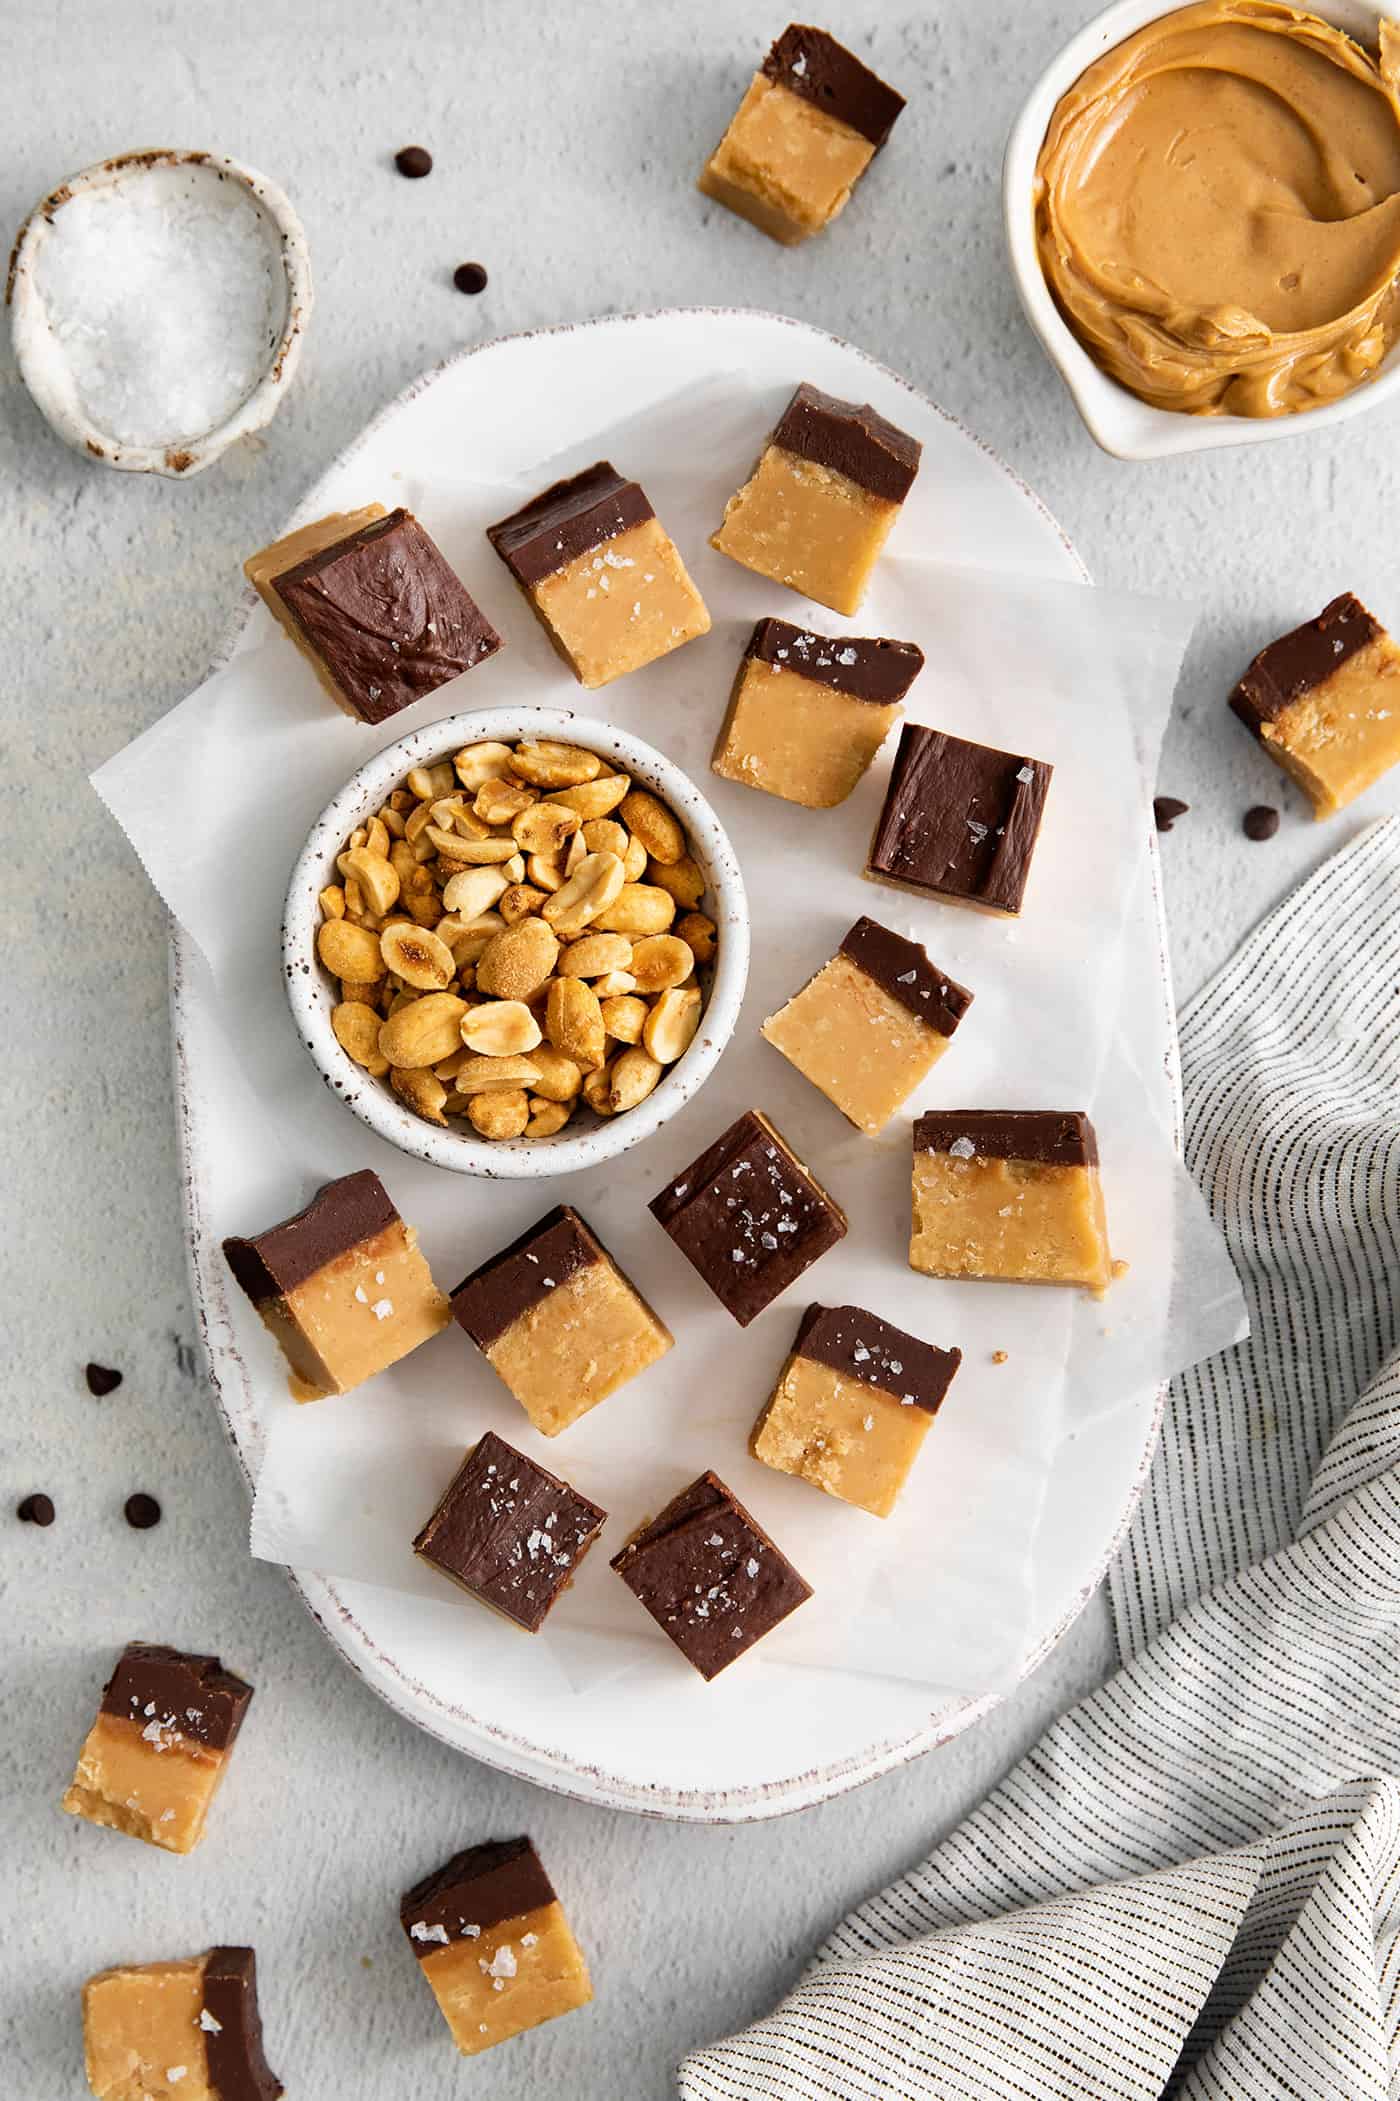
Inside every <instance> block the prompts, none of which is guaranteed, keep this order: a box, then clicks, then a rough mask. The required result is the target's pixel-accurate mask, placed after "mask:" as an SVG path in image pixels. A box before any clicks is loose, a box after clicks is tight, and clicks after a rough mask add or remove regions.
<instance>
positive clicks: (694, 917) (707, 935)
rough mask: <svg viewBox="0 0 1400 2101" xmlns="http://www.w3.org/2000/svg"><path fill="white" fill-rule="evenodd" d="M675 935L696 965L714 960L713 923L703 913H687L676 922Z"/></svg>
mask: <svg viewBox="0 0 1400 2101" xmlns="http://www.w3.org/2000/svg"><path fill="white" fill-rule="evenodd" d="M676 933H677V934H678V935H679V937H680V939H681V940H682V941H683V942H684V943H685V945H686V947H687V948H688V949H689V950H690V953H691V954H692V955H693V956H694V958H695V960H696V962H697V963H713V962H714V960H715V923H714V921H713V919H710V918H709V917H707V915H706V914H705V913H704V912H687V913H686V914H685V916H684V918H682V919H679V920H677V922H676Z"/></svg>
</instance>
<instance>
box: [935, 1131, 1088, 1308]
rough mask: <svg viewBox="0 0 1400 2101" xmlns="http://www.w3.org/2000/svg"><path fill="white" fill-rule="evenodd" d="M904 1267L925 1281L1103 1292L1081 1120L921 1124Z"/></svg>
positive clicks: (1085, 1135) (1086, 1139) (1086, 1141)
mask: <svg viewBox="0 0 1400 2101" xmlns="http://www.w3.org/2000/svg"><path fill="white" fill-rule="evenodd" d="M909 1262H910V1266H911V1268H914V1269H918V1270H922V1271H923V1272H924V1274H925V1275H926V1276H930V1277H985V1278H991V1279H996V1280H999V1281H1001V1282H1004V1283H1012V1284H1080V1285H1083V1286H1084V1287H1085V1289H1087V1290H1089V1291H1093V1292H1096V1293H1097V1292H1102V1291H1104V1290H1105V1289H1106V1288H1107V1286H1108V1283H1109V1281H1110V1278H1111V1276H1112V1262H1111V1260H1110V1256H1109V1251H1108V1227H1107V1223H1106V1221H1105V1217H1104V1202H1103V1190H1102V1188H1101V1186H1100V1183H1099V1149H1098V1142H1097V1140H1096V1139H1095V1136H1094V1128H1093V1125H1092V1124H1091V1123H1090V1121H1089V1119H1088V1117H1087V1116H1083V1115H1081V1114H1079V1112H1078V1111H1069V1112H1066V1113H1059V1112H1051V1111H1049V1110H1043V1109H1032V1110H1014V1109H965V1110H940V1111H938V1112H936V1113H934V1114H932V1115H929V1116H921V1117H920V1118H919V1119H918V1121H917V1123H916V1124H915V1125H914V1225H913V1232H912V1235H911V1238H910V1242H909Z"/></svg>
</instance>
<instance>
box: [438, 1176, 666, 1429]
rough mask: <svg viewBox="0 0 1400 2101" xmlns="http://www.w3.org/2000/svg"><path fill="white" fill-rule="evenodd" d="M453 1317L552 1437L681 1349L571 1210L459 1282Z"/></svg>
mask: <svg viewBox="0 0 1400 2101" xmlns="http://www.w3.org/2000/svg"><path fill="white" fill-rule="evenodd" d="M452 1312H453V1315H454V1317H455V1319H456V1320H457V1322H458V1324H459V1326H461V1327H462V1328H464V1329H465V1330H466V1332H467V1334H468V1335H470V1337H471V1339H472V1341H473V1342H474V1343H475V1344H476V1346H477V1348H478V1349H479V1350H480V1351H481V1353H482V1355H483V1356H484V1357H485V1359H486V1361H487V1363H488V1364H489V1365H490V1366H491V1369H492V1370H493V1371H494V1372H495V1373H496V1374H497V1376H498V1377H499V1378H501V1379H503V1380H504V1382H505V1384H506V1385H507V1386H508V1387H509V1388H510V1390H511V1392H512V1393H513V1394H514V1395H515V1398H516V1400H517V1401H519V1403H520V1405H521V1407H522V1408H523V1409H524V1410H525V1413H526V1414H527V1415H528V1416H529V1418H530V1420H531V1422H532V1423H533V1424H534V1426H535V1428H536V1429H537V1430H538V1431H539V1432H540V1433H541V1435H542V1436H545V1437H557V1436H558V1435H559V1432H560V1431H561V1430H566V1429H567V1428H568V1427H569V1424H570V1423H574V1422H577V1421H578V1419H579V1417H580V1416H581V1415H586V1414H587V1413H588V1410H589V1409H590V1408H596V1407H597V1405H598V1403H599V1402H600V1401H605V1400H606V1399H607V1397H608V1395H609V1394H610V1393H615V1392H616V1391H617V1389H618V1387H619V1386H622V1385H624V1384H625V1383H626V1381H627V1380H628V1379H633V1378H635V1377H636V1376H637V1374H638V1372H642V1371H645V1370H646V1369H647V1367H648V1365H651V1364H654V1363H655V1362H656V1360H657V1358H658V1357H664V1356H665V1354H666V1352H667V1350H669V1349H670V1348H671V1346H672V1341H673V1337H672V1335H671V1331H670V1329H669V1328H667V1327H666V1326H665V1325H664V1323H663V1322H661V1321H660V1320H658V1319H657V1317H656V1315H655V1314H654V1313H653V1312H652V1310H651V1308H650V1306H649V1305H648V1304H647V1302H646V1300H645V1299H644V1298H643V1297H642V1295H641V1293H640V1292H639V1291H637V1290H636V1289H635V1288H634V1286H633V1285H632V1284H630V1283H629V1282H628V1280H627V1278H626V1277H625V1276H624V1275H623V1274H622V1271H621V1270H620V1269H619V1268H618V1266H617V1264H616V1263H615V1262H614V1261H613V1258H612V1256H611V1255H610V1254H609V1253H608V1251H607V1249H606V1248H605V1247H604V1246H603V1243H602V1241H601V1240H599V1238H598V1236H597V1234H596V1233H594V1232H593V1231H592V1230H591V1228H590V1227H589V1226H588V1225H587V1224H586V1223H585V1221H584V1220H583V1219H582V1218H580V1217H579V1215H578V1213H577V1211H574V1210H571V1209H570V1207H569V1206H568V1205H567V1204H560V1205H557V1206H556V1207H555V1209H554V1210H553V1211H547V1212H546V1213H545V1215H544V1217H543V1218H542V1219H540V1220H539V1221H538V1223H537V1224H535V1225H533V1226H531V1228H530V1230H529V1231H528V1232H527V1233H522V1234H521V1235H520V1238H519V1239H518V1240H513V1241H512V1242H511V1244H510V1246H509V1247H506V1248H502V1250H501V1252H500V1253H499V1254H498V1255H493V1256H492V1257H491V1259H490V1260H489V1261H488V1262H483V1263H482V1265H481V1267H480V1268H479V1269H475V1270H473V1271H472V1273H471V1275H470V1276H469V1277H467V1278H465V1279H464V1280H463V1282H462V1283H460V1284H459V1285H458V1286H457V1289H456V1290H455V1291H454V1292H453V1294H452Z"/></svg>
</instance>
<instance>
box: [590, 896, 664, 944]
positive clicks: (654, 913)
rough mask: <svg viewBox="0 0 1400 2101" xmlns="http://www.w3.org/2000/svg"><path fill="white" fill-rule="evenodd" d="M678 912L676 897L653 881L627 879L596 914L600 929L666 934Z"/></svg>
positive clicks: (618, 931) (601, 931) (614, 931)
mask: <svg viewBox="0 0 1400 2101" xmlns="http://www.w3.org/2000/svg"><path fill="white" fill-rule="evenodd" d="M675 916H676V900H675V899H674V897H672V896H671V894H670V892H669V891H666V890H658V889H657V887H656V885H655V884H654V883H624V884H623V886H622V888H621V889H620V890H619V891H618V892H617V894H616V896H615V897H614V898H613V901H612V903H611V904H609V905H606V906H605V907H604V909H603V910H602V911H601V912H599V913H598V915H597V926H598V930H599V932H600V933H613V934H631V935H632V936H633V937H634V938H635V937H636V936H638V935H641V934H664V933H665V932H666V930H667V928H668V927H669V926H670V924H671V921H672V920H673V919H674V918H675Z"/></svg>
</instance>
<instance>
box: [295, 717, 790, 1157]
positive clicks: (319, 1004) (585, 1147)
mask: <svg viewBox="0 0 1400 2101" xmlns="http://www.w3.org/2000/svg"><path fill="white" fill-rule="evenodd" d="M522 737H525V738H531V739H540V738H544V739H552V740H553V741H555V742H558V743H567V744H578V745H581V746H582V747H583V748H584V749H585V750H586V751H596V752H599V753H601V754H602V756H603V758H605V759H606V760H607V761H608V764H609V767H610V768H612V769H615V770H617V771H619V772H623V773H628V774H630V775H631V776H632V779H633V780H634V781H636V782H637V783H638V784H639V785H640V786H641V787H644V788H650V789H651V790H652V792H653V793H654V794H656V795H659V796H660V798H661V800H662V801H663V802H664V803H665V804H666V805H667V806H668V808H669V809H671V810H672V811H673V812H674V813H675V815H676V816H677V817H679V819H680V820H681V823H682V824H683V825H684V827H685V830H686V832H687V834H688V837H689V841H690V852H691V853H692V854H693V856H694V857H695V859H696V860H697V861H698V862H699V864H700V867H701V868H702V870H703V871H704V874H705V876H706V878H707V882H708V893H709V894H708V903H707V910H708V912H709V915H710V917H711V918H712V919H713V920H714V921H715V924H716V927H717V929H718V939H717V942H716V954H715V963H714V969H713V971H712V972H711V971H707V972H705V973H703V974H702V977H701V985H702V988H703V990H704V992H705V1006H704V1011H703V1013H702V1015H701V1020H700V1028H699V1031H698V1033H697V1035H696V1037H695V1041H694V1042H693V1043H692V1044H691V1046H690V1048H689V1050H688V1051H686V1053H685V1055H684V1056H683V1057H682V1058H681V1059H680V1060H679V1062H678V1063H677V1064H675V1065H673V1066H671V1067H669V1068H668V1070H667V1073H666V1076H665V1078H664V1079H663V1080H662V1081H661V1082H660V1084H659V1085H658V1087H657V1088H656V1091H655V1092H654V1093H653V1094H649V1095H648V1096H647V1098H646V1100H645V1101H644V1102H640V1103H639V1104H638V1105H637V1107H636V1108H635V1109H629V1110H627V1112H626V1113H625V1114H624V1115H622V1116H614V1117H611V1118H609V1119H608V1121H607V1122H601V1121H598V1120H595V1119H593V1118H591V1117H589V1118H587V1119H586V1120H585V1118H584V1117H582V1116H581V1117H580V1119H579V1122H580V1124H581V1125H582V1126H583V1127H582V1128H581V1129H580V1128H577V1127H574V1126H570V1127H569V1128H568V1129H567V1130H565V1131H561V1132H559V1133H558V1135H557V1136H555V1137H553V1138H515V1139H507V1140H496V1141H488V1140H487V1139H484V1138H477V1137H475V1136H474V1135H473V1134H472V1132H471V1131H470V1129H468V1128H467V1127H465V1126H462V1127H460V1128H459V1127H454V1128H451V1129H448V1130H440V1129H438V1128H437V1127H436V1126H435V1125H433V1124H430V1123H425V1122H424V1120H423V1118H422V1117H421V1116H415V1115H414V1113H413V1111H412V1110H411V1109H406V1108H405V1107H404V1106H403V1104H402V1103H401V1102H400V1101H398V1100H397V1099H396V1098H395V1096H394V1095H393V1094H391V1093H390V1091H389V1088H388V1085H387V1084H386V1082H384V1081H383V1080H375V1079H371V1077H370V1075H369V1074H368V1073H367V1072H366V1071H365V1070H364V1068H363V1067H362V1066H359V1065H357V1064H356V1063H355V1061H354V1059H353V1058H351V1057H350V1056H349V1054H348V1053H347V1052H346V1051H343V1050H342V1049H341V1047H340V1045H339V1043H338V1042H337V1041H336V1038H335V1036H334V1034H333V1032H332V1029H331V1009H332V1008H333V1006H334V1005H335V1002H336V999H337V997H338V994H337V992H336V991H335V989H334V981H333V980H332V979H331V978H330V977H328V976H327V974H326V972H325V971H324V970H323V969H322V968H321V967H320V965H319V964H318V963H317V961H316V953H315V949H316V928H317V926H318V925H319V923H320V918H321V911H320V906H319V904H318V902H317V899H318V897H319V895H320V892H321V891H322V890H323V889H324V888H325V886H326V884H327V883H333V882H335V880H336V874H335V863H336V856H337V855H338V854H340V853H341V852H343V850H344V846H345V841H346V839H347V838H348V837H349V835H350V833H351V832H352V831H353V830H354V829H355V827H356V825H359V824H364V823H366V822H367V821H368V819H369V818H370V817H372V816H373V814H374V812H375V811H376V810H377V809H378V808H379V806H380V804H381V803H382V802H383V801H384V798H385V797H386V796H387V795H388V793H389V791H390V790H391V789H392V788H396V787H398V785H399V784H400V782H401V781H402V779H403V777H404V775H405V774H406V773H407V772H408V771H409V769H410V767H413V766H431V765H432V764H433V762H434V760H436V759H445V758H450V757H451V756H452V754H453V752H454V751H460V750H461V749H462V747H463V745H464V744H483V743H487V742H490V741H493V740H494V741H497V742H500V743H506V744H509V743H514V742H515V741H516V740H517V739H519V738H522ZM282 968H283V971H284V973H285V975H286V980H287V997H288V999H289V1000H290V1001H291V1007H292V1014H293V1017H294V1019H295V1021H296V1025H297V1033H298V1034H299V1035H300V1037H301V1040H302V1042H303V1043H304V1044H305V1045H306V1048H307V1050H308V1051H309V1052H310V1054H311V1058H312V1061H313V1063H314V1064H315V1066H316V1068H317V1070H318V1071H319V1072H320V1075H321V1077H322V1079H323V1080H324V1081H325V1082H326V1085H327V1086H328V1087H330V1088H331V1089H332V1090H333V1091H334V1092H335V1093H336V1094H337V1095H338V1096H339V1097H340V1099H341V1100H342V1101H343V1102H344V1103H345V1105H346V1107H347V1108H348V1109H353V1110H354V1112H355V1114H356V1115H357V1116H358V1117H360V1118H361V1119H362V1120H363V1121H364V1122H365V1123H367V1124H368V1125H369V1127H370V1129H371V1130H372V1131H377V1132H378V1133H379V1135H380V1137H381V1138H387V1139H388V1140H389V1143H390V1144H391V1145H396V1146H397V1147H398V1148H399V1151H400V1152H404V1153H412V1154H413V1155H414V1156H415V1157H416V1158H417V1159H419V1160H430V1161H432V1163H433V1164H434V1166H437V1167H450V1168H454V1169H455V1170H456V1171H457V1172H458V1173H459V1174H472V1175H486V1176H488V1177H499V1178H501V1179H502V1180H506V1181H523V1180H527V1179H530V1178H532V1177H534V1176H539V1175H559V1174H570V1173H572V1172H573V1171H574V1170H575V1169H577V1168H584V1167H598V1166H600V1165H601V1164H602V1163H603V1162H604V1161H605V1160H614V1159H616V1158H617V1156H618V1154H619V1153H625V1152H626V1151H627V1150H628V1148H629V1147H630V1146H633V1145H637V1144H639V1143H640V1142H641V1140H642V1139H643V1138H649V1137H650V1136H651V1134H652V1133H653V1131H657V1130H659V1129H660V1128H661V1126H662V1124H663V1123H665V1122H666V1120H667V1119H668V1117H671V1116H673V1115H675V1113H676V1111H677V1110H678V1109H680V1108H682V1107H683V1106H684V1105H685V1103H686V1102H688V1101H690V1100H692V1099H693V1097H694V1096H695V1095H696V1094H698V1092H699V1091H700V1089H701V1087H703V1086H704V1084H705V1082H706V1080H707V1079H708V1078H709V1076H710V1074H711V1073H712V1072H713V1071H714V1069H715V1067H716V1065H717V1064H718V1063H719V1060H720V1056H721V1053H722V1052H723V1050H724V1046H725V1045H726V1043H728V1041H729V1039H730V1037H731V1036H732V1035H733V1033H734V1024H735V1022H736V1021H737V1020H738V1018H739V1007H740V1004H741V1003H742V1001H743V997H744V986H745V983H746V982H747V979H748V974H749V908H748V899H747V898H746V897H745V894H744V879H743V877H742V875H741V874H740V873H739V862H738V858H737V856H736V855H735V852H734V849H733V847H732V846H731V845H730V843H729V838H728V835H727V833H726V832H725V829H724V826H723V825H722V824H721V823H720V821H719V819H718V818H717V817H716V815H715V813H714V811H713V810H712V809H711V808H710V805H709V804H708V802H706V800H705V798H704V796H703V795H702V794H701V793H700V791H699V789H698V788H697V787H696V786H695V785H694V783H693V782H692V781H690V780H688V779H687V777H686V775H685V774H684V773H682V772H681V769H680V767H679V766H673V765H672V763H671V761H670V760H669V759H668V758H665V757H664V756H663V755H662V753H660V752H659V751H657V750H655V749H654V748H653V747H652V746H651V745H650V744H644V743H643V741H642V739H641V738H640V737H633V736H629V735H628V733H627V731H626V730H621V729H615V728H612V727H611V726H610V725H609V724H608V723H606V722H597V721H593V720H591V719H590V718H589V717H588V716H586V715H574V714H571V713H569V712H567V711H566V710H563V709H559V708H490V709H487V710H484V711H483V712H482V713H480V714H475V715H452V716H449V717H448V719H447V720H446V721H445V722H431V723H428V724H427V725H426V726H425V727H424V728H422V729H417V730H412V731H410V733H409V734H408V736H406V737H401V738H400V739H399V741H398V743H397V744H391V745H390V746H389V747H388V749H387V750H386V751H381V752H380V753H379V755H378V756H377V757H376V758H373V759H371V760H370V761H369V763H368V764H367V765H365V766H362V767H361V768H360V770H359V771H358V773H356V774H354V775H353V776H352V778H351V779H350V780H349V781H347V783H346V785H345V786H344V788H342V789H341V791H340V793H339V795H337V796H336V797H335V798H334V800H333V801H332V802H330V803H328V804H327V806H326V808H325V809H324V810H323V811H322V812H321V815H320V816H319V817H318V818H317V820H316V822H315V824H314V825H313V827H312V829H311V834H310V837H309V838H308V840H307V842H306V845H305V847H304V848H303V850H302V853H301V856H300V858H299V860H298V861H297V865H296V867H295V868H294V869H293V871H292V880H291V882H290V884H289V885H288V889H287V908H286V913H285V916H284V918H283V921H282Z"/></svg>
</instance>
